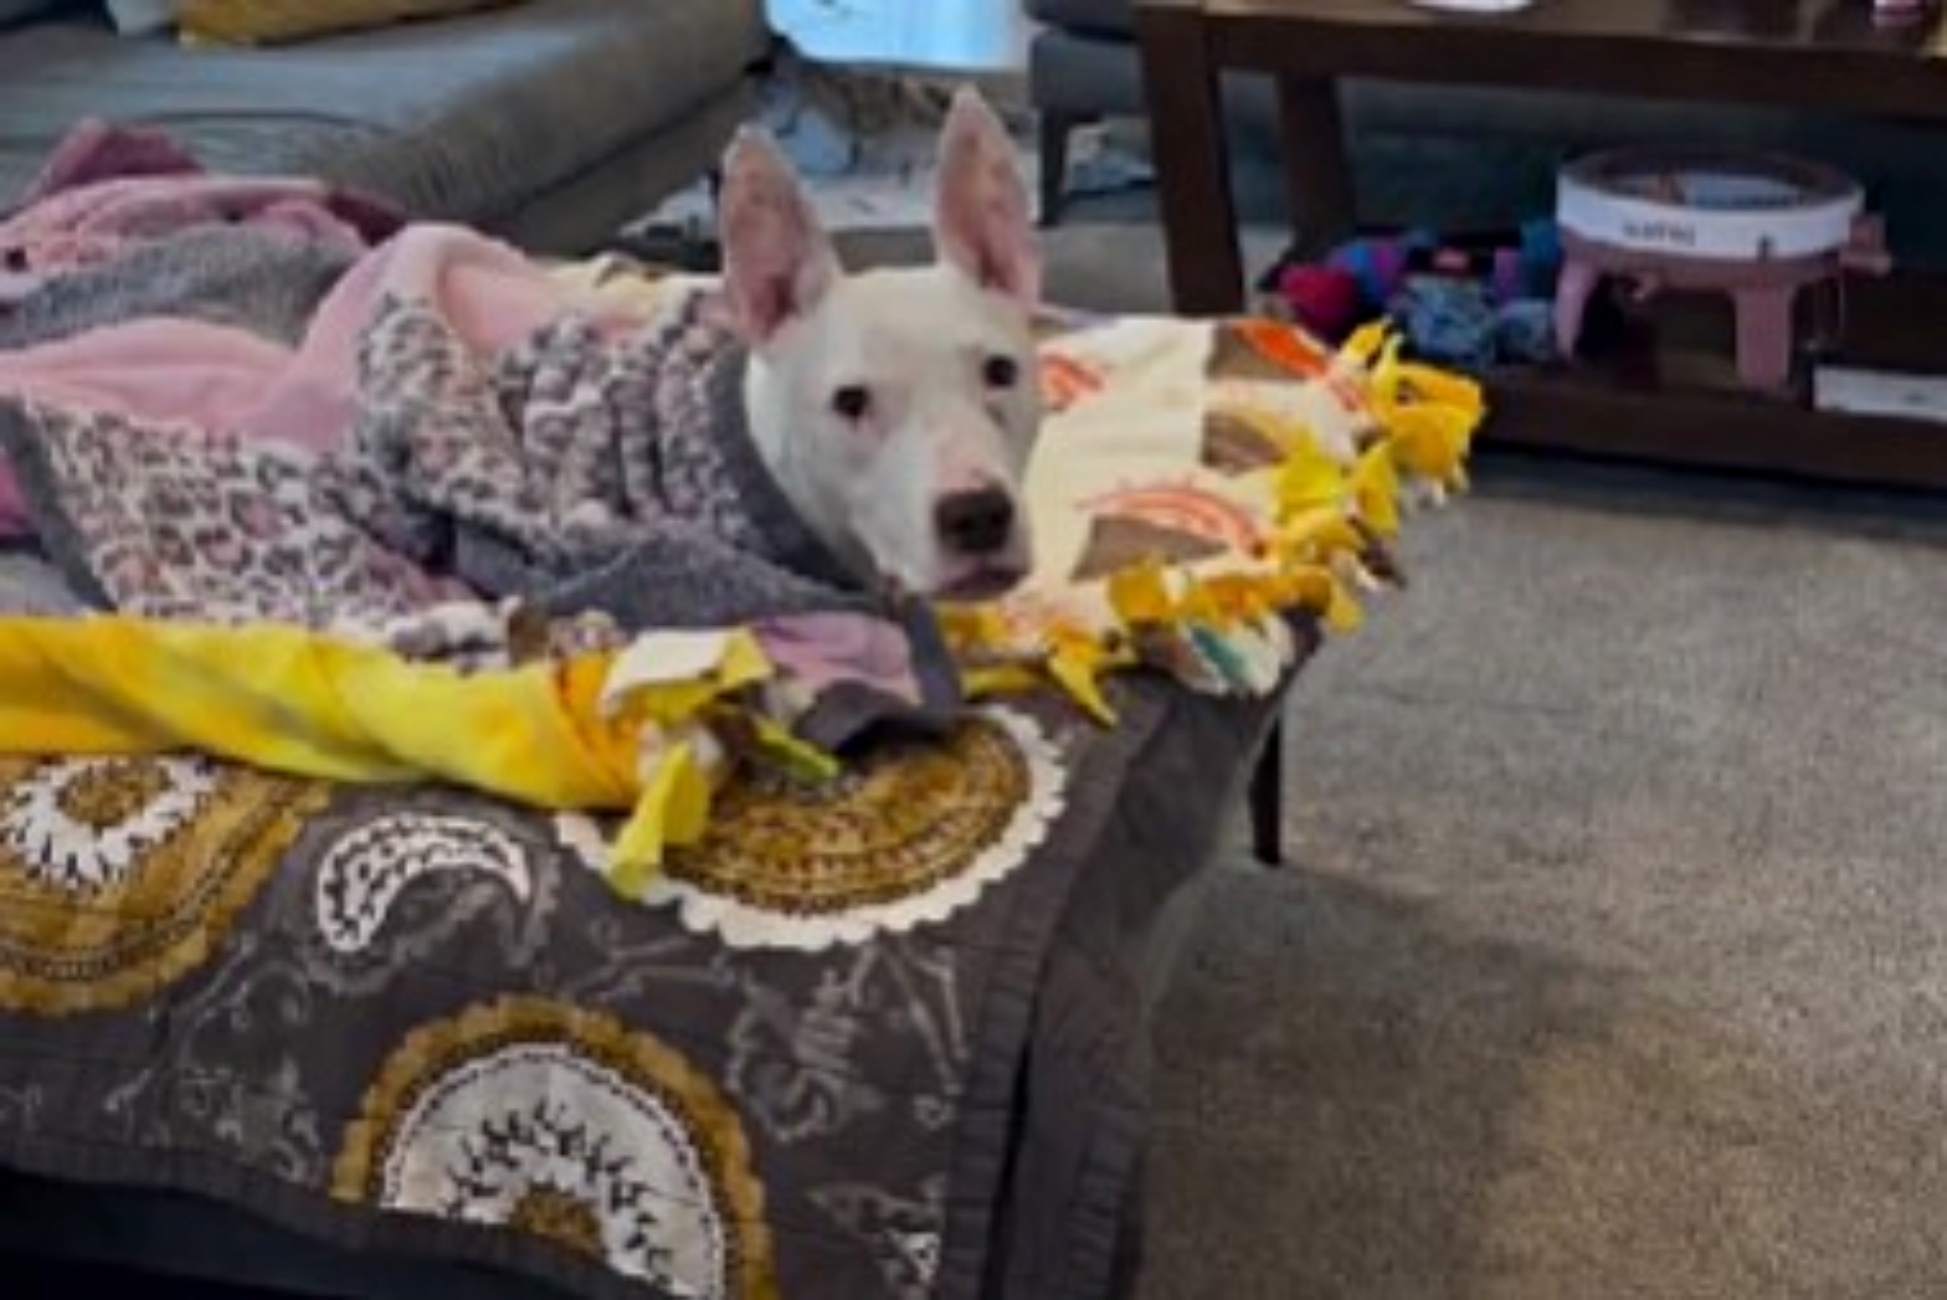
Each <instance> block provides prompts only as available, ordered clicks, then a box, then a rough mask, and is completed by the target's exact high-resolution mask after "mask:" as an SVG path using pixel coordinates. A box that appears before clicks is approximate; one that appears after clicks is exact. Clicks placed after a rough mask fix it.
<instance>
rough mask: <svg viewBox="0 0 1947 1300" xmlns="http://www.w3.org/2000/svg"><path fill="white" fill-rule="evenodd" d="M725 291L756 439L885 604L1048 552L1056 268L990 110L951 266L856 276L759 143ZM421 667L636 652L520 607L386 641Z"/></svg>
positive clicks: (733, 173) (963, 198) (957, 207)
mask: <svg viewBox="0 0 1947 1300" xmlns="http://www.w3.org/2000/svg"><path fill="white" fill-rule="evenodd" d="M720 202H721V215H720V226H721V238H722V244H723V258H724V274H723V278H722V284H721V288H722V290H723V293H724V297H725V298H726V299H727V301H728V305H729V306H730V309H731V312H732V314H733V316H734V318H735V321H736V328H737V331H738V332H739V333H740V334H741V335H742V338H743V341H744V343H745V344H746V345H747V347H748V351H749V363H748V365H747V366H746V367H745V370H744V386H743V387H744V391H743V402H744V406H745V410H744V416H745V425H746V427H747V428H748V429H749V431H750V437H751V441H752V443H753V444H754V446H755V448H756V451H757V455H758V456H759V457H760V458H761V460H762V461H763V462H764V464H765V466H766V467H767V468H768V470H769V471H770V476H771V477H772V478H773V479H774V480H775V482H776V484H777V486H778V487H779V489H780V490H781V491H782V493H783V496H784V498H785V500H786V501H788V502H789V503H790V505H791V506H792V508H793V509H794V510H795V511H796V513H797V514H798V516H799V518H800V519H801V521H802V522H803V523H804V525H805V526H806V527H807V528H808V529H809V530H810V532H811V533H812V534H813V535H815V536H816V537H817V538H818V539H819V541H821V542H822V543H823V544H824V545H825V547H826V548H827V549H829V550H830V551H831V553H832V555H833V556H834V557H836V558H837V559H838V560H839V561H840V562H841V563H842V564H844V565H845V566H846V567H847V568H848V569H849V570H850V572H851V573H852V575H853V577H854V578H856V579H857V580H858V581H859V583H860V585H861V586H863V587H866V588H868V589H878V590H882V591H887V592H895V593H904V594H907V595H913V596H941V597H949V598H954V597H958V598H978V597H983V596H991V595H994V594H997V593H999V592H1002V591H1005V590H1006V589H1008V588H1010V587H1012V586H1014V585H1015V584H1017V583H1018V582H1019V581H1020V580H1021V579H1022V577H1023V576H1025V575H1026V573H1027V572H1028V570H1029V568H1030V567H1031V563H1032V558H1033V552H1032V542H1031V539H1030V536H1029V528H1028V521H1027V518H1026V510H1025V508H1024V506H1023V502H1022V499H1021V489H1022V482H1021V480H1022V476H1023V474H1024V472H1025V470H1026V466H1027V462H1028V457H1029V454H1030V452H1031V451H1032V450H1033V447H1034V441H1035V437H1036V435H1037V433H1038V432H1039V429H1040V423H1041V413H1042V412H1041V396H1040V385H1039V383H1038V382H1037V374H1036V365H1035V350H1034V338H1033V331H1032V319H1033V313H1034V307H1035V304H1036V302H1037V301H1038V297H1039V292H1040V278H1041V266H1040V257H1039V253H1038V250H1037V249H1036V246H1035V239H1034V231H1033V224H1032V222H1031V220H1030V218H1029V215H1028V196H1027V189H1026V186H1025V185H1024V184H1023V182H1022V180H1021V175H1020V172H1019V170H1018V169H1017V168H1016V166H1015V159H1014V147H1013V143H1012V142H1011V141H1010V140H1009V138H1008V136H1007V133H1006V131H1005V129H1004V128H1003V127H1002V126H1001V123H1000V121H999V119H998V118H996V117H995V115H994V113H993V111H992V110H991V109H989V108H988V107H987V105H986V103H985V102H984V101H983V100H982V99H981V98H980V96H979V94H978V93H977V92H975V91H973V90H971V89H966V90H962V91H961V92H960V93H959V94H958V95H956V96H955V97H954V100H953V104H952V107H951V109H950V110H949V112H948V115H947V121H946V126H945V128H944V130H943V131H942V133H941V139H940V168H939V188H938V192H937V194H936V195H935V199H934V246H935V253H936V260H935V263H934V265H932V266H927V267H921V268H917V269H902V270H881V271H871V272H867V273H864V274H860V275H847V274H846V273H845V271H844V269H843V268H842V267H840V265H839V263H838V258H837V255H836V253H835V252H834V251H833V248H832V244H831V240H830V239H829V238H828V237H827V235H826V234H825V232H824V230H823V229H821V228H820V226H819V223H818V218H817V215H816V214H815V213H814V212H813V210H812V207H811V203H810V200H809V199H808V198H807V197H806V196H805V192H804V190H803V188H802V187H801V186H800V184H799V182H798V179H797V177H796V176H795V175H794V174H793V172H792V169H791V165H790V164H789V162H787V161H786V160H785V158H784V156H783V154H781V153H780V152H779V151H778V149H777V147H776V146H775V145H774V144H772V143H771V141H770V140H769V139H768V138H767V137H766V136H764V135H763V134H762V133H760V132H758V131H755V130H746V131H744V132H743V133H741V134H740V135H739V136H738V138H737V139H736V141H735V142H734V143H733V144H732V145H731V147H730V150H729V153H728V155H727V157H726V158H725V160H724V172H723V185H722V189H721V193H720ZM337 630H338V631H340V632H341V633H343V634H345V635H348V636H354V637H356V638H358V639H360V640H369V641H375V642H377V643H380V644H386V645H389V646H391V647H392V648H393V649H394V650H396V651H398V652H400V653H403V654H407V655H410V656H412V657H415V658H434V657H439V658H447V659H452V660H456V661H459V662H463V663H468V664H472V665H474V666H481V667H491V666H497V665H502V664H504V663H506V662H510V661H512V662H519V661H521V660H525V659H532V658H537V657H552V656H555V655H558V654H561V653H566V652H567V651H568V650H569V649H572V648H573V647H574V646H576V645H578V644H580V642H579V640H578V638H581V637H583V636H585V637H586V638H588V640H589V644H604V643H611V642H614V641H616V640H618V639H619V632H617V630H616V629H615V628H614V626H613V624H612V623H611V622H610V621H609V620H607V619H606V618H604V617H602V616H601V614H600V611H588V612H587V613H585V614H584V615H582V616H580V622H579V624H577V625H576V626H573V627H563V626H556V625H550V623H549V622H548V620H546V619H545V618H543V617H541V616H540V615H539V613H538V611H537V610H535V609H531V608H529V607H528V606H527V605H526V604H525V602H523V601H521V600H519V599H509V600H505V601H501V602H499V603H498V604H482V603H479V602H459V603H456V604H452V605H446V606H440V607H436V608H434V609H431V610H428V611H426V612H424V613H421V614H415V615H411V616H408V617H406V618H404V619H400V620H398V621H396V622H393V623H389V624H387V625H385V626H384V627H381V628H377V629H366V628H361V627H351V626H347V627H341V628H339V629H337Z"/></svg>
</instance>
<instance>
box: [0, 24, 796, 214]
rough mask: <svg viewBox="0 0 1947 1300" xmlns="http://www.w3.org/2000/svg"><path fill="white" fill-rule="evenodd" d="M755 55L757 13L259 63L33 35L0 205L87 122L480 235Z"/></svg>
mask: <svg viewBox="0 0 1947 1300" xmlns="http://www.w3.org/2000/svg"><path fill="white" fill-rule="evenodd" d="M768 43H769V38H768V35H767V32H766V28H765V24H764V20H763V12H762V3H761V0H622V2H621V3H618V2H617V0H528V3H525V4H521V5H516V6H514V7H512V8H507V9H499V10H494V11H490V12H487V13H480V14H475V15H471V16H466V17H460V18H450V19H443V20H440V21H438V22H431V23H414V24H408V25H405V26H400V27H393V28H387V29H384V30H380V31H370V32H360V33H356V34H352V35H345V36H336V37H327V38H324V39H320V40H317V41H311V42H307V43H305V44H301V45H293V46H287V47H282V48H279V49H274V50H233V49H209V48H201V49H185V48H183V47H181V46H179V45H177V44H175V43H173V42H169V41H161V40H149V41H131V40H123V39H120V38H118V37H116V36H115V35H114V34H113V32H112V30H111V29H110V28H109V27H108V26H107V25H106V24H105V23H104V22H102V21H100V20H99V19H98V18H88V17H75V18H60V19H56V20H54V21H49V22H45V23H36V24H33V25H31V26H28V27H24V28H21V29H19V30H16V31H9V32H7V33H5V35H4V36H0V122H4V123H6V130H5V131H4V132H0V204H4V203H5V202H6V201H7V200H8V199H10V198H11V196H13V195H15V194H18V193H19V192H20V190H21V188H22V186H24V185H25V184H26V182H27V181H28V180H29V179H31V178H32V176H33V175H34V173H35V172H36V171H37V170H38V169H39V167H40V165H41V163H42V161H43V160H44V158H45V157H46V155H47V153H48V151H49V150H50V149H52V148H53V146H54V144H55V143H56V141H58V140H59V139H60V138H61V137H62V135H64V134H65V133H66V132H67V130H68V129H69V128H70V127H71V126H72V125H73V124H74V122H75V121H76V120H77V119H79V118H82V117H85V116H96V117H105V118H110V119H115V120H121V121H126V122H131V123H141V124H147V125H153V126H158V127H161V128H163V129H165V130H167V131H168V132H169V133H170V134H171V135H173V136H174V137H176V138H177V139H178V140H180V141H181V142H182V143H184V144H185V145H186V146H187V147H188V148H189V149H191V150H192V151H193V152H194V153H195V154H196V156H197V157H198V158H200V159H201V160H202V161H203V162H204V163H205V164H206V165H208V166H210V167H212V168H214V169H217V170H220V171H234V172H240V173H250V174H265V173H286V174H289V173H299V174H306V175H320V176H324V177H327V178H329V179H333V180H336V181H339V182H341V183H347V184H352V185H356V186H358V187H361V188H363V189H366V190H369V191H371V192H374V193H377V194H382V195H386V196H389V197H391V198H393V199H395V200H397V201H399V202H400V203H403V204H404V205H406V206H407V207H408V208H410V209H411V210H413V211H414V212H416V213H419V214H421V215H425V216H432V217H445V218H454V219H460V220H466V221H472V222H479V223H487V222H491V221H492V220H493V219H494V218H496V217H498V216H500V215H502V214H505V213H508V212H512V211H513V210H515V209H517V208H520V207H521V206H523V205H525V204H527V203H528V202H530V201H531V200H533V199H534V198H535V197H536V196H537V195H540V194H542V193H545V192H546V191H548V190H550V189H552V188H554V187H556V186H557V185H559V184H561V183H562V182H564V181H566V180H568V179H570V178H572V177H575V176H578V175H580V174H582V173H583V172H585V171H587V170H589V169H591V168H593V167H596V166H598V165H599V164H601V163H602V162H604V161H605V160H607V159H608V158H610V157H612V156H614V155H616V154H619V153H621V152H622V151H624V150H625V149H626V148H627V147H629V146H630V145H631V144H632V143H633V142H635V141H637V140H639V139H641V138H642V137H644V136H647V135H650V134H653V133H654V132H656V131H657V130H659V129H660V128H662V127H665V126H667V125H670V124H672V123H675V122H676V121H678V120H680V119H682V118H683V117H685V116H687V115H689V114H692V113H694V112H697V111H698V110H700V109H701V108H703V107H704V106H705V105H706V104H708V103H710V102H712V101H714V100H716V99H718V98H719V97H720V96H721V95H722V94H723V92H724V91H725V90H726V89H728V88H730V87H732V86H734V85H735V84H736V83H737V81H738V79H739V78H740V77H741V76H742V75H743V74H744V71H745V70H746V69H747V68H748V67H749V65H750V64H751V63H752V62H753V61H754V60H755V59H756V58H758V57H760V56H761V55H762V53H763V52H764V51H765V50H766V49H767V48H768Z"/></svg>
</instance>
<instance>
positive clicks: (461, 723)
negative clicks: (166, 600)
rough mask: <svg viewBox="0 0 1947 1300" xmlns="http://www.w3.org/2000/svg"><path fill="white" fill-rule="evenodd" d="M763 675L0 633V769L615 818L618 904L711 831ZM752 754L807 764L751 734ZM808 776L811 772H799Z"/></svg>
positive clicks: (290, 636)
mask: <svg viewBox="0 0 1947 1300" xmlns="http://www.w3.org/2000/svg"><path fill="white" fill-rule="evenodd" d="M770 674H771V665H770V664H769V662H768V661H767V660H766V659H765V657H764V654H763V652H762V650H761V649H760V648H759V647H758V644H757V642H756V640H755V638H753V637H751V636H750V635H749V634H748V633H745V632H727V633H709V632H706V633H667V634H652V635H649V636H645V637H643V638H640V639H639V640H637V641H636V642H634V643H633V644H632V645H631V646H629V647H628V648H627V649H625V650H622V651H619V652H605V653H598V654H589V655H585V656H581V657H579V658H575V659H571V660H567V661H565V662H561V663H556V664H536V665H532V666H528V667H523V668H515V669H509V670H506V671H501V672H486V673H478V674H461V673H459V672H457V671H455V670H453V669H451V668H448V667H444V666H440V665H433V664H424V663H416V662H412V661H410V660H406V659H403V658H401V657H399V656H398V655H396V654H393V653H392V652H390V651H388V650H383V649H378V648H374V647H370V646H365V645H360V644H354V643H350V642H346V641H342V640H338V639H334V638H332V637H329V636H325V635H322V634H318V633H314V632H310V631H308V630H305V629H302V628H297V627H283V626H254V627H225V626H215V625H200V624H176V623H162V622H154V621H145V620H140V619H130V618H121V617H116V616H112V615H104V616H99V617H89V618H79V619H65V618H12V619H4V620H0V752H5V753H11V754H30V755H42V754H50V755H52V754H63V755H91V756H96V755H100V756H107V755H137V754H159V753H169V752H174V751H182V750H191V751H198V752H201V753H205V754H210V755H214V756H216V757H219V758H224V759H229V760H232V761H235V762H239V763H247V764H251V765H254V766H257V767H262V768H267V769H270V770H273V771H278V772H285V773H289V774H292V775H297V776H308V777H316V778H320V779H324V780H332V781H345V782H359V783H366V784H385V783H392V782H414V781H446V782H451V783H453V784H455V785H460V786H465V787H468V788H471V789H475V790H481V791H485V792H487V793H489V794H493V795H497V796H500V797H501V798H504V799H508V800H511V801H514V802H517V803H522V804H527V805H531V806H534V807H539V808H546V809H551V810H555V811H578V812H606V813H618V812H619V813H626V814H629V820H628V822H627V824H626V826H625V828H624V830H623V832H622V834H621V836H620V839H619V840H618V843H617V845H616V848H615V863H616V870H617V872H618V873H620V876H621V879H619V880H618V882H617V883H618V884H620V885H623V886H624V887H630V886H631V883H632V882H635V883H639V882H640V880H641V879H643V878H644V877H645V875H646V873H648V872H651V871H653V870H654V869H655V868H656V867H657V866H658V865H659V864H660V863H661V861H662V856H663V853H664V850H665V848H666V847H667V846H669V845H672V844H675V845H681V844H691V843H694V842H696V841H697V840H698V839H700V838H701V836H702V834H703V831H704V829H705V827H706V824H707V821H708V816H709V807H710V796H711V793H712V791H713V789H714V788H715V787H716V786H717V785H718V784H719V783H720V782H721V781H722V779H723V778H724V776H725V775H726V774H727V772H728V768H729V764H728V762H727V753H726V749H725V747H724V745H723V744H722V743H721V742H720V741H719V740H718V739H717V738H716V732H715V730H714V728H713V723H715V722H717V721H718V720H719V719H720V718H721V716H722V711H723V710H725V709H726V708H728V707H729V706H730V702H731V701H733V700H734V699H735V698H736V696H737V693H738V692H739V691H741V690H742V689H743V688H744V687H746V686H749V685H752V684H754V683H757V682H760V681H763V680H766V679H767V678H768V677H769V676H770ZM751 726H752V728H753V729H754V731H755V734H756V738H757V740H758V741H759V743H761V744H770V745H773V746H774V747H775V748H776V749H777V751H778V752H779V753H780V754H781V755H783V756H785V757H796V758H806V757H808V756H807V755H806V754H804V753H803V751H799V750H797V749H796V748H795V747H794V746H793V745H792V744H791V742H790V741H789V740H788V738H786V737H783V736H780V735H777V734H775V733H772V732H769V731H767V730H766V729H765V728H764V727H763V725H762V724H761V722H754V721H753V722H752V723H751ZM814 761H815V760H814Z"/></svg>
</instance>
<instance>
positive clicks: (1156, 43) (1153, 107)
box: [1136, 5, 1244, 316]
mask: <svg viewBox="0 0 1947 1300" xmlns="http://www.w3.org/2000/svg"><path fill="white" fill-rule="evenodd" d="M1136 29H1137V36H1138V39H1139V40H1140V42H1141V45H1142V59H1143V76H1144V79H1145V93H1146V94H1147V96H1148V100H1149V131H1150V148H1151V150H1152V151H1153V152H1154V154H1155V164H1156V181H1157V197H1158V201H1159V204H1160V206H1161V208H1162V215H1163V237H1164V242H1165V243H1166V245H1167V246H1168V250H1169V264H1170V291H1171V295H1172V297H1173V299H1174V300H1175V304H1176V310H1177V311H1179V312H1182V313H1183V314H1185V315H1188V316H1223V315H1230V314H1234V313H1236V312H1238V311H1241V310H1242V309H1243V307H1244V256H1243V251H1242V249H1241V248H1240V247H1239V246H1238V233H1237V206H1236V200H1235V199H1234V198H1233V197H1232V194H1231V188H1230V138H1229V134H1228V133H1227V132H1226V130H1225V129H1224V112H1223V93H1222V82H1221V78H1220V76H1219V73H1218V70H1217V65H1216V62H1215V60H1214V59H1213V58H1212V56H1211V50H1210V41H1209V32H1208V30H1207V28H1206V26H1205V23H1204V20H1203V18H1202V16H1201V15H1200V14H1198V13H1197V11H1196V10H1194V9H1187V8H1169V7H1163V6H1157V5H1138V6H1137V7H1136Z"/></svg>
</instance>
